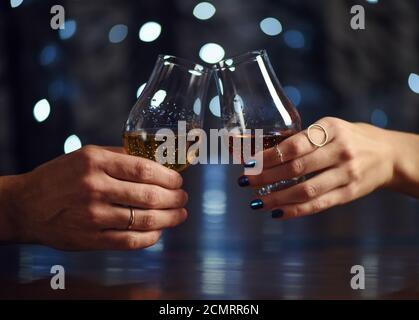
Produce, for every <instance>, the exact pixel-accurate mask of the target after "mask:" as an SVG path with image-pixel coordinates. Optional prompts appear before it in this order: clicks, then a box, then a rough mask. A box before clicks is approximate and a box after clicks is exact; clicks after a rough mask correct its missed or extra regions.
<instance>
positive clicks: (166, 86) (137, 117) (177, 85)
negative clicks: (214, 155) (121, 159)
mask: <svg viewBox="0 0 419 320" xmlns="http://www.w3.org/2000/svg"><path fill="white" fill-rule="evenodd" d="M211 74H212V71H211V70H210V69H208V68H206V67H204V66H201V65H199V64H196V63H193V62H190V61H187V60H185V59H181V58H177V57H174V56H169V55H160V56H159V57H158V59H157V62H156V64H155V67H154V70H153V72H152V74H151V76H150V79H149V80H148V82H147V84H146V86H145V88H144V90H143V91H142V92H141V94H140V96H139V98H138V100H137V102H136V103H135V105H134V107H133V108H132V110H131V112H130V114H129V117H128V120H127V122H126V124H125V128H124V132H123V143H124V148H125V150H126V151H127V152H128V154H131V155H135V156H139V157H144V158H148V159H151V160H154V161H158V159H157V157H156V152H157V150H158V148H159V147H160V146H161V145H162V144H163V143H165V142H166V140H165V137H164V135H165V134H163V133H161V132H162V131H164V130H166V129H169V130H172V131H173V132H174V134H175V140H174V142H175V146H173V148H167V150H166V151H165V152H166V153H167V152H171V153H173V154H172V156H173V157H174V159H176V161H175V162H174V163H173V162H172V163H170V162H165V163H162V164H163V165H164V166H167V167H168V168H170V169H174V170H176V171H182V170H184V169H185V168H186V167H188V166H189V164H190V163H189V161H188V158H187V157H186V159H185V158H184V161H178V159H179V155H180V154H184V153H185V152H186V151H187V149H188V146H190V145H191V144H192V143H193V141H192V142H191V141H188V140H187V137H186V133H185V131H183V130H182V131H179V130H178V129H179V124H180V123H183V124H185V127H186V128H185V129H186V132H187V131H189V130H191V129H195V128H196V129H200V128H202V127H203V119H204V108H203V105H204V102H205V98H206V92H207V88H208V84H209V81H210V78H211ZM162 129H163V130H162ZM185 148H186V150H184V149H185ZM159 162H160V161H159Z"/></svg>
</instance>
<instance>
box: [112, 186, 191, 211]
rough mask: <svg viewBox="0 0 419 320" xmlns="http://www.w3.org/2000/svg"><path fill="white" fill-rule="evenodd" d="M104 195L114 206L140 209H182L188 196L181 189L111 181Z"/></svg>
mask: <svg viewBox="0 0 419 320" xmlns="http://www.w3.org/2000/svg"><path fill="white" fill-rule="evenodd" d="M104 193H105V195H106V197H107V199H108V200H109V201H110V202H111V203H114V204H119V205H122V206H131V207H137V208H142V209H176V208H183V207H184V206H185V204H186V202H187V201H188V195H187V193H186V192H185V191H183V190H182V189H177V190H169V189H165V188H162V187H160V186H155V185H150V184H142V183H134V182H128V181H120V180H114V179H112V182H111V183H109V184H108V185H107V186H106V190H105V192H104Z"/></svg>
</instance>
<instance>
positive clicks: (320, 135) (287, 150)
mask: <svg viewBox="0 0 419 320" xmlns="http://www.w3.org/2000/svg"><path fill="white" fill-rule="evenodd" d="M316 123H318V124H320V125H322V126H323V127H324V128H325V130H326V131H327V133H328V136H329V139H328V142H330V141H332V140H333V138H334V137H335V130H334V126H333V125H332V124H331V121H330V120H328V119H321V120H319V121H317V122H316ZM310 134H311V136H312V137H313V139H314V140H315V141H322V139H324V132H323V131H322V130H319V129H318V128H313V129H311V130H310ZM278 149H279V150H280V152H281V154H282V157H281V156H280V155H279V154H278ZM316 149H318V147H316V146H315V145H313V144H312V143H311V142H310V140H309V139H308V137H307V130H303V131H301V132H299V133H297V134H295V135H293V136H291V137H289V138H287V139H285V140H284V141H282V142H281V143H280V144H279V145H278V146H277V147H273V148H270V149H267V150H265V151H264V152H263V167H264V168H265V169H267V168H271V167H273V166H277V165H278V164H281V163H284V162H287V161H290V160H293V159H295V158H299V157H302V156H304V155H306V154H308V153H310V152H313V151H314V150H316Z"/></svg>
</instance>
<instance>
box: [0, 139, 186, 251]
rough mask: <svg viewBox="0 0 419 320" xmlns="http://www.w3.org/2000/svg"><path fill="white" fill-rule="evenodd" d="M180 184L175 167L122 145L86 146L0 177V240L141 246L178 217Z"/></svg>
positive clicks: (182, 199) (182, 197)
mask: <svg viewBox="0 0 419 320" xmlns="http://www.w3.org/2000/svg"><path fill="white" fill-rule="evenodd" d="M182 182H183V181H182V177H181V176H180V175H179V174H178V173H177V172H175V171H173V170H170V169H167V168H165V167H163V166H162V165H160V164H158V163H156V162H154V161H150V160H147V159H143V158H139V157H134V156H130V155H127V154H124V153H123V149H122V148H101V147H96V146H87V147H84V148H82V149H80V150H78V151H76V152H73V153H70V154H67V155H64V156H61V157H59V158H57V159H54V160H52V161H50V162H47V163H45V164H43V165H41V166H40V167H38V168H36V169H35V170H33V171H32V172H29V173H27V174H23V175H17V176H7V177H0V208H2V209H1V211H0V240H1V241H8V242H19V243H38V244H43V245H47V246H51V247H54V248H57V249H63V250H135V249H141V248H146V247H148V246H151V245H153V244H155V243H156V242H157V241H158V240H159V238H160V236H161V231H162V229H165V228H170V227H174V226H176V225H178V224H180V223H182V222H183V221H184V220H185V219H186V217H187V212H186V210H185V209H184V206H185V204H186V202H187V199H188V196H187V194H186V192H185V191H183V190H182V189H181V186H182ZM129 206H131V207H134V208H135V223H134V225H133V227H132V229H131V230H127V226H128V222H129V219H130V209H129V208H128V207H129Z"/></svg>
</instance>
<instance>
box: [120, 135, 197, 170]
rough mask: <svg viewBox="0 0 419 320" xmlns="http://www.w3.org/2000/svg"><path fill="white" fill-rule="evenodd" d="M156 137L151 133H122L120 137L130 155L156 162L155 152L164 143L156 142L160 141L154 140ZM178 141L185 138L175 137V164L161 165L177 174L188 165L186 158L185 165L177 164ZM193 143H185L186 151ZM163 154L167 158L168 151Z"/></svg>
mask: <svg viewBox="0 0 419 320" xmlns="http://www.w3.org/2000/svg"><path fill="white" fill-rule="evenodd" d="M156 137H157V135H156V134H153V133H151V134H150V133H145V132H144V131H143V132H124V133H123V135H122V139H123V143H124V148H125V150H126V152H127V153H128V154H130V155H133V156H137V157H142V158H146V159H150V160H153V161H156V151H157V149H158V148H159V146H160V145H161V144H163V143H164V142H165V140H164V141H158V140H162V139H158V140H156ZM179 139H185V141H186V137H185V136H183V137H181V136H177V135H176V136H175V148H174V150H175V151H174V154H173V156H174V159H175V161H176V163H173V164H171V163H162V165H163V166H165V167H167V168H169V169H173V170H175V171H177V172H180V171H182V170H185V169H186V168H187V167H188V166H189V165H190V163H189V162H188V158H187V157H186V163H177V161H178V155H179ZM193 143H194V142H191V141H186V151H187V150H188V149H189V146H190V145H191V144H193ZM165 152H166V153H165V154H164V155H165V156H167V152H168V149H166V151H165Z"/></svg>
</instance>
